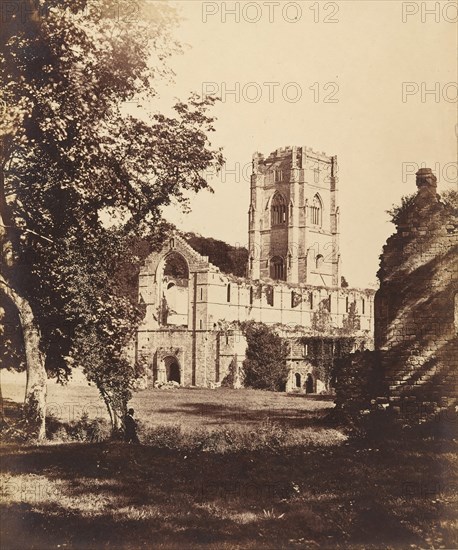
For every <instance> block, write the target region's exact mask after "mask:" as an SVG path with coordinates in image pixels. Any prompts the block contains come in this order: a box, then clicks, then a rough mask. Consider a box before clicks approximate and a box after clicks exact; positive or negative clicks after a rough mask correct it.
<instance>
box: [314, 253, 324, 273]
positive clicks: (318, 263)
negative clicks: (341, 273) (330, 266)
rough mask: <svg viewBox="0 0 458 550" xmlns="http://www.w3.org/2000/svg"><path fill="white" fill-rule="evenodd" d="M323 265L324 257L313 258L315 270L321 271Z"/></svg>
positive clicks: (320, 255)
mask: <svg viewBox="0 0 458 550" xmlns="http://www.w3.org/2000/svg"><path fill="white" fill-rule="evenodd" d="M323 263H324V257H323V255H322V254H318V256H317V257H316V258H315V267H316V268H317V269H321V268H322V267H323Z"/></svg>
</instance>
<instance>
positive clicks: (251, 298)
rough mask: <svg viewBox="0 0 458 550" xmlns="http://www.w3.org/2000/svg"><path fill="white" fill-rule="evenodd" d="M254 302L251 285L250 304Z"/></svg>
mask: <svg viewBox="0 0 458 550" xmlns="http://www.w3.org/2000/svg"><path fill="white" fill-rule="evenodd" d="M252 304H253V287H252V286H250V305H252Z"/></svg>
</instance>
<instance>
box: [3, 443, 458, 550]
mask: <svg viewBox="0 0 458 550" xmlns="http://www.w3.org/2000/svg"><path fill="white" fill-rule="evenodd" d="M451 450H452V444H451V443H447V444H444V443H441V444H439V443H438V442H434V441H429V442H417V443H413V442H409V443H406V442H388V441H387V442H384V443H383V445H381V446H380V447H378V448H371V447H366V446H364V445H363V444H357V443H352V444H347V445H342V446H340V447H339V446H336V447H333V448H331V449H329V448H327V449H305V448H302V449H296V450H294V451H288V452H284V453H282V454H281V455H280V454H276V453H269V452H252V453H248V452H243V453H238V454H232V455H216V454H212V453H202V452H191V453H188V454H186V455H185V454H184V453H183V452H181V453H180V452H176V451H173V450H165V449H156V448H152V447H146V446H129V445H123V444H114V443H103V444H69V445H49V446H40V447H18V446H13V445H8V446H5V447H4V448H3V449H2V451H1V452H2V455H3V456H2V460H1V467H2V470H3V472H4V473H5V474H7V475H9V476H12V479H13V481H14V483H15V485H13V486H12V487H13V488H15V491H16V492H14V490H13V495H12V497H13V498H12V500H11V499H10V501H11V503H10V504H7V502H8V499H5V498H4V499H3V503H4V512H3V514H2V516H3V519H4V523H5V525H6V529H5V533H4V536H3V544H2V547H3V548H5V549H13V548H30V549H33V548H37V549H40V550H41V549H42V548H51V547H55V546H56V545H57V544H61V545H64V544H66V545H67V547H71V548H108V547H110V548H127V549H130V548H132V549H133V548H141V547H149V548H152V547H154V548H156V547H164V548H198V547H203V546H205V547H211V548H224V549H226V548H227V549H229V548H234V547H243V548H287V547H297V545H299V546H302V547H311V546H314V545H315V546H316V545H319V546H320V547H321V548H348V547H358V548H383V547H387V546H390V547H398V548H401V547H407V546H409V545H417V546H423V547H424V546H425V545H426V546H428V547H430V546H432V545H433V544H435V545H437V546H440V545H441V544H443V545H445V546H446V547H449V548H452V547H456V544H455V543H456V541H453V537H452V531H451V529H450V530H449V529H448V527H447V525H448V523H447V522H448V521H449V520H450V523H451V519H452V517H453V508H452V507H451V502H450V499H451V498H452V493H453V487H452V486H451V485H450V483H452V481H451V480H450V479H446V478H445V474H444V473H445V472H448V475H450V471H451V462H452V458H451V457H452V456H453V455H452V454H451ZM37 479H38V480H41V481H40V482H41V483H43V482H44V483H46V484H49V486H48V491H45V492H44V493H43V494H42V495H41V496H40V497H37V498H35V499H34V500H33V501H30V499H27V498H22V496H21V495H20V494H19V496H18V491H20V490H21V489H20V484H21V483H33V482H34V481H33V480H35V483H38V482H39V481H36V480H37ZM24 494H25V493H24ZM27 494H29V495H30V494H33V493H31V492H30V491H29V492H28V493H27ZM36 494H37V493H35V495H36ZM444 525H445V527H444Z"/></svg>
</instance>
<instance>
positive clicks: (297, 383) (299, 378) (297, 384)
mask: <svg viewBox="0 0 458 550" xmlns="http://www.w3.org/2000/svg"><path fill="white" fill-rule="evenodd" d="M294 378H295V379H296V388H300V387H301V375H300V374H299V373H298V372H296V374H295V375H294Z"/></svg>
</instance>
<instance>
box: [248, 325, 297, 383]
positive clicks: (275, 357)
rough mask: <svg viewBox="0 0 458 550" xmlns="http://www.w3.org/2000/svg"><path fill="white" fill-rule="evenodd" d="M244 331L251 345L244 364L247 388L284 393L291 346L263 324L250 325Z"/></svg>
mask: <svg viewBox="0 0 458 550" xmlns="http://www.w3.org/2000/svg"><path fill="white" fill-rule="evenodd" d="M242 330H243V332H244V334H245V337H246V339H247V344H248V346H247V350H246V359H245V361H244V362H243V369H244V373H245V385H246V386H249V387H251V388H257V389H261V390H271V391H284V390H285V387H286V379H287V377H288V366H287V363H286V361H287V358H288V355H289V345H288V343H287V342H285V341H284V340H283V339H282V338H281V337H280V336H279V335H278V334H277V333H276V332H275V331H274V330H273V329H272V328H270V327H268V326H267V325H265V324H264V323H256V322H254V321H250V322H248V323H245V324H244V325H242Z"/></svg>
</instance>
